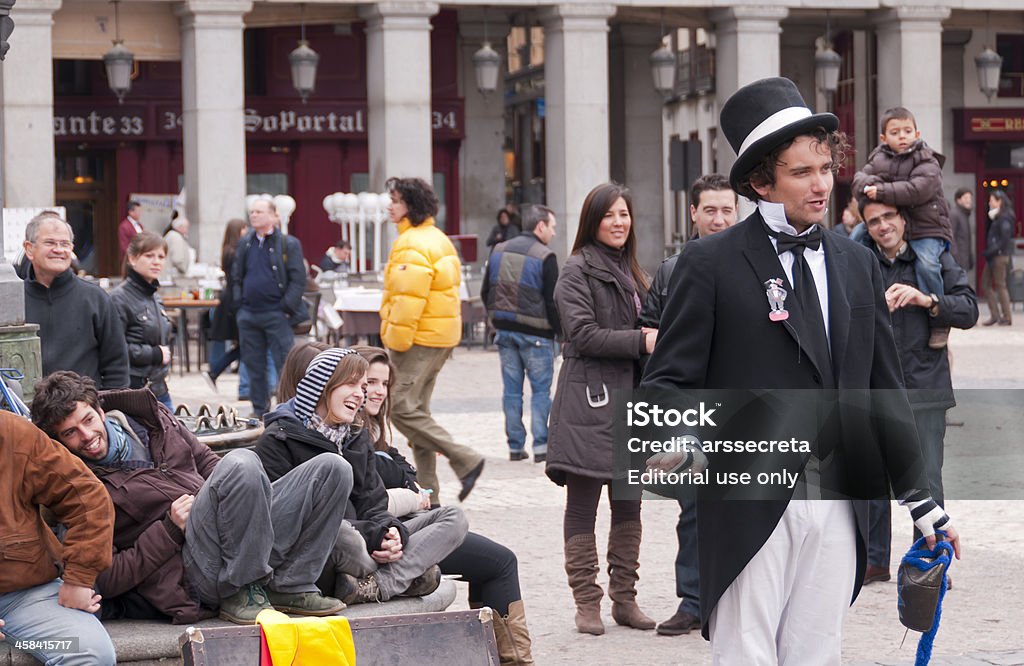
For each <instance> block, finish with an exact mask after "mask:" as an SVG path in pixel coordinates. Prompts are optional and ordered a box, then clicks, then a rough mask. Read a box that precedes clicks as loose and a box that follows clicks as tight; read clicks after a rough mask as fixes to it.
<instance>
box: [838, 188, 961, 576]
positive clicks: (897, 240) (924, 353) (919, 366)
mask: <svg viewBox="0 0 1024 666" xmlns="http://www.w3.org/2000/svg"><path fill="white" fill-rule="evenodd" d="M858 203H859V204H860V213H861V216H862V217H863V218H864V222H865V226H866V227H867V230H868V233H867V235H866V236H864V238H863V239H862V240H861V242H862V243H863V244H864V245H865V246H866V247H868V248H869V249H871V250H874V252H875V256H876V257H877V258H878V265H879V267H880V268H881V269H882V282H883V284H884V286H885V303H886V305H887V306H888V307H889V315H890V316H891V317H892V324H893V325H892V332H893V336H894V337H895V338H896V351H897V352H898V353H899V357H900V365H901V367H902V370H903V382H904V384H905V385H906V387H907V398H908V399H909V400H910V408H911V409H912V410H913V412H914V421H915V423H916V424H917V434H918V437H919V438H920V441H921V456H922V458H923V459H924V469H925V475H926V476H927V477H928V486H929V490H930V491H931V496H932V498H933V499H934V500H935V502H936V504H938V505H939V506H940V507H941V506H945V503H944V501H943V499H944V494H943V490H942V457H943V455H942V452H943V447H944V442H945V438H946V410H947V409H949V408H950V407H953V406H955V405H956V400H954V398H953V383H952V380H951V379H950V374H949V357H948V356H947V354H946V350H945V349H932V348H931V347H929V346H928V336H929V325H931V327H932V328H934V327H935V326H940V327H942V326H946V327H949V326H952V327H954V328H964V329H966V328H971V327H972V326H974V325H975V323H977V321H978V297H977V296H976V295H975V293H974V290H973V289H971V286H970V285H969V284H968V283H967V273H965V272H964V269H963V268H961V267H960V265H959V264H957V262H956V261H955V260H954V259H953V256H952V255H951V254H950V252H949V251H948V250H947V251H945V252H943V253H942V254H940V255H939V266H940V267H941V269H942V287H943V289H942V293H941V294H931V293H926V292H925V291H922V290H921V288H919V287H920V285H918V283H917V277H916V274H915V273H914V270H915V265H916V263H917V255H916V254H915V253H914V249H913V248H912V247H911V246H910V244H909V243H908V242H907V238H906V231H907V223H906V221H905V220H904V218H903V213H902V211H900V210H899V209H898V208H896V207H895V206H890V205H889V204H885V203H881V202H879V201H871V200H870V199H867V198H864V199H862V200H860V201H859V202H858ZM891 511H892V507H891V506H890V503H889V501H888V500H884V499H879V500H871V510H870V518H869V532H868V566H867V570H866V571H865V572H864V584H865V585H867V584H868V583H873V582H875V581H886V580H889V579H890V578H891V574H890V572H889V560H890V550H891V549H890V545H891V544H890V541H891V528H890V524H891ZM919 536H920V534H917V533H915V538H916V537H919Z"/></svg>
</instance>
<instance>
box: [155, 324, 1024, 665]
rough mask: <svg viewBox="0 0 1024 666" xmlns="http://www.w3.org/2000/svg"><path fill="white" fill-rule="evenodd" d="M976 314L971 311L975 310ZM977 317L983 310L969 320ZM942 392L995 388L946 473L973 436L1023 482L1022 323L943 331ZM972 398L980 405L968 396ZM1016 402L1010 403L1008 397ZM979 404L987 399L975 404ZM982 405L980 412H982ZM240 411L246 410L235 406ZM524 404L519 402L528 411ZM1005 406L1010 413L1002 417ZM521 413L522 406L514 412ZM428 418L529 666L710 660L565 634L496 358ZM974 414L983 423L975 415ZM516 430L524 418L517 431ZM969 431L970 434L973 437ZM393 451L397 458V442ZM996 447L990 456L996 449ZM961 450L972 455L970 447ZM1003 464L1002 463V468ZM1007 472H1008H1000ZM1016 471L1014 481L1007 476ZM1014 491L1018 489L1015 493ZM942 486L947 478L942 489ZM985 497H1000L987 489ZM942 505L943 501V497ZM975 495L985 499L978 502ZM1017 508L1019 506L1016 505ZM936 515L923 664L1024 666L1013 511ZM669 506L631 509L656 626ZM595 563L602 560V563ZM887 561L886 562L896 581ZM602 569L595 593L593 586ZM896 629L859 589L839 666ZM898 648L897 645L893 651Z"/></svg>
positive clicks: (553, 540)
mask: <svg viewBox="0 0 1024 666" xmlns="http://www.w3.org/2000/svg"><path fill="white" fill-rule="evenodd" d="M983 310H984V308H983ZM986 318H987V312H984V311H983V313H982V321H984V319H986ZM951 348H952V349H953V352H954V366H953V367H954V383H955V386H956V387H957V388H958V389H984V388H987V387H992V388H999V389H1003V391H1002V392H1001V393H999V394H998V395H999V400H1000V401H1001V404H1002V405H1003V408H1001V409H996V410H994V411H988V412H981V411H977V412H976V411H975V410H974V409H971V410H965V409H962V408H957V409H956V410H953V411H951V412H950V416H949V420H950V421H964V422H965V423H964V426H962V427H954V428H950V431H949V435H948V437H947V451H946V455H947V468H948V466H949V465H950V464H952V463H953V462H954V461H955V462H957V463H958V465H959V466H958V467H957V469H968V467H967V465H966V464H965V463H967V462H972V460H970V459H971V458H974V457H976V456H975V455H974V454H973V453H968V452H966V450H965V449H966V448H967V447H968V446H969V445H970V444H972V443H973V442H974V441H975V440H976V439H984V440H985V441H986V442H987V441H989V439H990V438H989V436H988V435H986V434H985V433H986V432H987V433H989V434H998V435H999V437H995V436H993V437H992V438H991V439H992V440H993V441H995V442H996V444H994V445H993V446H994V447H995V449H996V450H995V451H991V450H988V453H989V454H991V455H988V454H986V456H985V459H984V460H979V461H978V463H979V465H981V467H980V468H978V469H980V470H981V471H977V470H975V471H974V472H964V474H968V473H971V474H976V475H978V476H979V477H980V478H981V485H982V486H984V483H985V482H984V479H985V478H989V477H991V478H998V479H1009V478H1022V477H1024V466H1022V465H1021V464H1020V458H1019V457H1018V458H1016V459H1015V460H1014V459H1013V456H1014V455H1016V449H1017V448H1018V447H1019V445H1020V444H1021V442H1022V439H1024V437H1022V434H1021V433H1022V429H1021V423H1022V422H1024V315H1022V316H1020V317H1018V322H1017V325H1015V326H1013V327H1010V328H1007V327H998V326H997V327H991V328H985V327H980V326H979V327H977V328H975V329H974V330H971V331H954V332H953V334H952V336H951ZM219 384H220V387H219V388H220V394H219V395H217V394H214V393H213V392H211V391H210V390H209V389H208V388H207V386H206V385H205V383H204V382H203V381H202V379H201V378H200V377H199V375H198V374H195V373H193V374H190V375H186V376H185V377H179V376H177V374H175V375H174V377H173V378H172V382H171V392H172V395H173V396H174V398H175V402H181V401H184V402H187V403H189V404H198V403H199V402H218V401H226V402H231V399H233V398H235V397H236V396H237V392H236V387H237V378H236V376H235V375H224V376H223V377H222V378H221V380H220V382H219ZM978 395H982V394H978ZM1018 396H1021V397H1018ZM982 402H986V401H984V400H983V401H982ZM988 402H991V401H988ZM234 404H237V405H239V406H240V407H243V409H241V410H240V411H243V412H245V413H247V411H248V405H247V404H245V405H244V406H243V405H242V404H241V403H237V402H236V403H234ZM528 404H529V401H528V400H527V405H528ZM1005 405H1013V406H1015V408H1011V409H1006V408H1005ZM527 408H528V407H527ZM433 412H434V414H435V416H436V417H437V418H438V420H439V421H440V422H441V423H442V424H443V425H444V426H445V427H446V428H448V429H449V430H450V431H451V432H452V434H453V435H454V436H455V438H456V439H457V440H458V441H460V442H462V443H464V444H467V445H469V446H471V447H473V448H475V449H476V450H478V451H480V452H481V453H482V454H483V455H485V456H486V458H487V467H486V468H485V470H484V474H483V476H482V477H481V480H480V482H479V483H478V485H477V487H476V489H475V490H474V491H473V494H472V495H471V496H470V497H469V498H468V500H467V501H466V503H465V504H464V505H463V508H464V509H465V511H466V514H467V515H468V517H469V519H470V525H471V529H473V530H475V531H477V532H479V533H481V534H484V535H486V536H488V537H490V538H492V539H495V540H497V541H499V542H501V543H503V544H505V545H507V546H509V547H510V548H512V549H513V550H514V551H515V552H516V553H517V555H518V557H519V575H520V581H521V584H522V589H523V598H524V600H525V605H526V610H527V618H528V620H529V624H530V630H531V633H532V635H533V640H534V656H535V658H536V661H537V663H538V664H540V665H542V666H546V665H548V664H566V665H569V664H572V665H577V664H609V665H611V664H644V665H646V664H652V665H653V664H694V665H697V664H710V663H711V657H710V650H709V647H708V643H706V642H705V641H704V640H703V639H702V638H701V637H700V636H699V635H698V634H696V633H694V634H692V635H688V636H679V637H664V636H657V635H655V633H654V632H653V631H651V632H641V631H637V630H633V629H626V628H622V627H618V626H616V625H615V624H614V622H613V621H612V619H611V609H610V602H609V601H607V600H606V601H605V604H604V607H603V611H604V620H605V623H606V625H607V627H608V631H607V633H606V634H605V635H604V636H600V637H595V636H582V635H580V634H577V633H576V631H575V627H574V625H573V603H572V597H571V594H570V592H569V588H568V586H567V585H566V580H565V573H564V571H563V569H562V537H561V533H562V510H563V506H564V501H565V497H564V491H563V489H561V488H559V487H558V486H556V485H554V484H552V483H551V482H550V481H548V479H547V478H546V477H545V475H544V470H543V465H538V464H534V463H533V462H532V461H523V462H515V463H513V462H509V461H508V455H507V450H506V445H505V437H504V422H503V417H502V412H501V380H500V369H499V363H498V355H497V353H496V351H495V350H494V349H493V348H491V349H490V350H481V349H480V348H479V346H477V347H474V348H472V349H466V348H459V349H457V350H456V352H455V354H454V357H453V358H452V360H451V361H450V362H449V363H448V365H446V366H445V369H444V370H443V371H442V373H441V376H440V378H439V380H438V383H437V390H436V393H435V399H434V403H433ZM982 416H984V418H982ZM528 422H529V421H528V420H527V423H528ZM975 433H980V435H979V436H977V437H976V435H975ZM396 439H397V440H398V441H397V445H398V446H399V448H400V449H403V450H404V449H405V447H406V444H405V442H404V440H403V439H402V437H401V435H398V434H397V433H396ZM1000 447H1002V449H1000ZM971 450H972V451H973V449H971ZM1008 461H1009V462H1008ZM1008 465H1012V466H1015V467H1011V469H1010V470H1009V471H1007V469H1006V467H1007V466H1008ZM438 468H439V472H440V478H441V484H442V489H441V500H442V502H444V503H451V502H454V501H456V500H455V494H456V491H457V487H458V486H457V481H456V479H455V476H454V474H452V472H451V470H450V468H449V467H448V466H447V464H445V462H444V461H443V459H442V460H441V461H439V466H438ZM1015 470H1016V471H1015ZM1022 483H1024V482H1022ZM949 485H950V480H949V479H948V474H947V487H948V486H949ZM1001 485H1004V484H1001V482H999V483H997V482H993V494H994V495H995V496H1004V497H1013V496H1014V495H1012V494H1008V493H1010V491H1009V490H1006V489H1004V488H996V487H995V486H1001ZM948 495H949V493H948V491H947V496H948ZM985 496H988V495H985ZM1016 496H1017V497H1020V496H1021V495H1020V494H1018V495H1016ZM947 510H948V511H949V513H950V515H952V516H953V518H954V520H955V521H956V524H957V526H958V528H959V530H960V533H961V534H962V537H963V544H964V559H963V560H962V561H960V562H956V563H955V564H954V566H953V568H952V569H951V572H952V575H953V577H954V578H955V588H954V589H953V590H952V591H951V592H950V593H949V595H948V596H947V597H946V602H945V605H944V609H943V617H942V624H941V629H940V631H939V634H938V638H937V640H936V644H935V650H934V654H935V655H936V656H935V657H934V658H933V660H932V662H931V663H932V664H935V665H936V666H938V665H951V664H957V665H963V666H975V665H979V666H980V665H982V664H999V665H1008V664H1024V603H1021V599H1022V598H1024V574H1022V572H1024V502H1022V501H1014V500H1008V499H1003V500H991V499H988V500H965V499H955V498H953V499H949V501H947ZM677 513H678V508H677V505H676V504H675V503H674V502H668V501H650V502H644V505H643V522H644V540H643V547H642V549H641V557H640V560H641V566H640V576H641V580H640V583H639V595H638V601H639V603H640V605H641V607H642V608H643V609H644V610H645V611H646V612H647V613H648V614H650V615H651V616H652V617H654V618H656V619H657V620H659V621H660V620H664V619H666V618H668V617H669V616H670V615H671V614H672V613H673V612H674V610H675V607H676V603H677V600H676V597H675V592H674V591H675V584H674V579H673V560H674V558H675V553H676V540H675V521H676V516H677ZM893 515H894V524H893V543H894V548H893V550H894V553H893V557H894V558H896V557H898V554H901V553H902V547H901V546H900V545H899V544H908V545H909V539H910V529H911V523H910V519H909V516H908V515H907V513H906V511H905V510H904V509H902V508H899V507H894V511H893ZM607 531H608V511H607V506H606V504H605V503H604V502H602V506H601V510H600V513H599V517H598V535H599V536H598V543H599V544H603V543H604V541H605V539H606V536H607ZM601 560H602V562H603V561H604V557H603V555H602V558H601ZM895 566H896V563H894V565H893V573H895ZM606 580H607V576H606V574H605V573H604V572H602V575H601V577H600V578H599V582H602V583H603V581H606ZM459 587H460V593H459V594H460V596H459V599H458V600H457V601H456V605H455V607H456V608H465V607H466V606H465V594H466V590H465V586H464V585H460V586H459ZM903 638H904V629H903V627H902V625H900V623H899V620H898V618H897V612H896V584H895V582H889V583H876V584H873V585H870V586H868V587H866V588H865V589H864V590H863V592H862V593H861V595H860V597H859V599H858V600H857V603H856V604H855V605H854V606H853V608H852V609H851V610H850V613H849V615H848V616H847V620H846V624H845V635H844V640H843V655H844V662H845V663H847V664H851V665H856V666H865V665H868V664H882V665H890V664H892V665H896V664H899V665H904V664H912V663H913V661H914V651H915V649H916V645H917V634H913V633H911V634H910V635H908V636H907V637H906V641H905V642H903ZM901 642H903V645H902V646H901Z"/></svg>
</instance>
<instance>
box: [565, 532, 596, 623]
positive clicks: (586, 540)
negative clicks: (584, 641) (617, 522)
mask: <svg viewBox="0 0 1024 666" xmlns="http://www.w3.org/2000/svg"><path fill="white" fill-rule="evenodd" d="M597 570H598V566H597V541H596V540H595V538H594V535H593V534H577V535H575V536H571V537H569V540H568V541H566V542H565V573H566V575H567V576H568V577H569V587H571V588H572V596H573V599H575V600H576V631H578V632H580V633H581V634H593V635H594V636H600V635H601V634H603V633H604V622H602V621H601V599H602V598H603V597H604V590H602V589H601V586H600V585H598V584H597Z"/></svg>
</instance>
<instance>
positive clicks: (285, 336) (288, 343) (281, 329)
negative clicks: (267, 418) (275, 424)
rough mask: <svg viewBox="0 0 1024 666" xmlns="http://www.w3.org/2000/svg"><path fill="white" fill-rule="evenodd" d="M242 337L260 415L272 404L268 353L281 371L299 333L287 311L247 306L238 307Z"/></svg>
mask: <svg viewBox="0 0 1024 666" xmlns="http://www.w3.org/2000/svg"><path fill="white" fill-rule="evenodd" d="M238 341H239V344H240V345H241V347H242V363H244V364H245V366H246V369H247V370H248V371H249V400H250V401H251V402H252V409H253V412H254V413H255V414H256V416H262V415H263V414H265V413H266V411H267V407H268V406H269V404H270V382H269V379H270V378H269V377H268V374H267V353H268V352H269V353H270V357H271V358H272V359H273V364H274V368H275V369H276V370H277V372H278V373H280V372H281V366H283V365H284V359H285V357H286V356H287V355H288V350H290V349H291V348H292V345H293V344H294V343H295V334H294V333H293V332H292V327H291V326H290V325H289V324H288V319H287V318H286V317H285V316H284V313H283V312H280V311H267V312H254V311H252V310H250V309H249V308H245V307H243V308H242V309H241V310H239V311H238Z"/></svg>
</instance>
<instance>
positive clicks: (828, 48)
mask: <svg viewBox="0 0 1024 666" xmlns="http://www.w3.org/2000/svg"><path fill="white" fill-rule="evenodd" d="M842 64H843V58H842V56H840V55H839V54H838V53H836V52H835V51H834V50H832V24H831V17H830V16H829V13H828V11H827V10H826V11H825V41H824V42H822V43H821V45H820V46H819V48H818V50H817V51H816V52H815V53H814V81H815V84H816V85H817V86H818V90H820V91H821V92H823V93H825V94H827V95H831V94H832V93H834V92H835V91H836V90H838V89H839V68H840V66H841V65H842Z"/></svg>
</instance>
